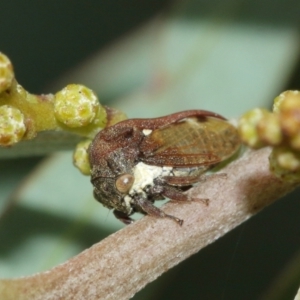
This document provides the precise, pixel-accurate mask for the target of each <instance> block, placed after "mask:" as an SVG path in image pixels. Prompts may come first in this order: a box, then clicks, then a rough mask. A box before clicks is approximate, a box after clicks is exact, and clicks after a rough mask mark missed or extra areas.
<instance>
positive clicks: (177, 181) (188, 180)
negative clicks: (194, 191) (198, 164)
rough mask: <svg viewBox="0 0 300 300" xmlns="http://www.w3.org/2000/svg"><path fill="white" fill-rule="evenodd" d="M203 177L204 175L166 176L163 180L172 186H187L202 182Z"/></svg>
mask: <svg viewBox="0 0 300 300" xmlns="http://www.w3.org/2000/svg"><path fill="white" fill-rule="evenodd" d="M202 176H203V174H201V175H196V176H164V177H163V180H164V181H165V182H166V183H167V184H170V185H175V186H185V185H191V184H194V183H197V182H199V181H201V177H202Z"/></svg>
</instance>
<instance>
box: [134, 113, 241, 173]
mask: <svg viewBox="0 0 300 300" xmlns="http://www.w3.org/2000/svg"><path fill="white" fill-rule="evenodd" d="M145 129H146V128H145ZM239 146H240V139H239V136H238V133H237V130H236V128H235V127H234V126H233V125H231V124H230V123H228V122H226V121H224V120H221V119H217V118H213V117H205V118H200V119H199V118H186V119H184V120H181V121H179V122H176V123H172V124H170V125H167V126H165V127H162V128H159V129H155V130H153V131H152V132H151V133H150V134H149V135H148V136H145V138H144V139H143V141H142V143H141V145H140V150H141V153H142V154H141V157H140V158H141V160H142V161H143V162H145V163H148V164H151V165H158V166H176V167H183V166H187V167H189V166H200V165H207V166H208V165H212V164H216V163H218V162H220V161H222V160H224V159H226V158H228V157H229V156H231V155H232V154H233V153H234V152H235V151H236V150H237V149H238V147H239Z"/></svg>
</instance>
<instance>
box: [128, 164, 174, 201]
mask: <svg viewBox="0 0 300 300" xmlns="http://www.w3.org/2000/svg"><path fill="white" fill-rule="evenodd" d="M172 169H173V167H158V166H149V165H146V164H144V163H143V162H139V163H138V164H137V165H136V166H135V167H134V168H133V176H134V183H133V185H132V187H131V189H130V191H129V195H134V194H144V195H145V196H146V193H145V188H146V187H147V186H153V185H154V182H153V181H154V179H156V178H158V177H163V176H172V173H171V172H172Z"/></svg>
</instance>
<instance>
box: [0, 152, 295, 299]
mask: <svg viewBox="0 0 300 300" xmlns="http://www.w3.org/2000/svg"><path fill="white" fill-rule="evenodd" d="M269 154H270V149H269V148H264V149H261V150H257V151H250V150H249V151H248V152H246V153H245V155H243V157H241V158H240V159H238V160H237V161H235V162H233V163H231V164H230V165H228V166H227V167H226V168H224V169H223V170H222V172H223V173H226V174H227V177H226V178H224V177H221V176H213V177H210V178H208V179H207V180H206V181H205V182H203V183H201V184H199V185H198V186H197V187H195V188H193V190H192V191H191V196H192V197H194V198H195V197H198V198H209V199H210V201H209V205H208V206H205V205H203V203H202V202H201V201H191V202H190V203H176V202H174V201H173V202H172V201H171V202H170V203H168V204H167V205H165V206H164V208H163V209H164V211H166V212H167V213H169V214H172V215H175V216H178V217H179V218H182V219H184V224H183V226H182V227H180V226H179V225H178V224H176V223H175V222H172V220H169V219H157V218H152V217H145V218H143V219H142V220H140V221H138V222H136V223H134V224H132V225H129V226H127V227H125V228H124V229H122V230H120V231H118V232H116V233H115V234H112V235H111V236H109V237H108V238H106V239H104V240H103V241H101V242H99V243H98V244H96V245H94V246H93V247H91V248H89V249H87V250H85V251H84V252H82V253H81V254H79V255H78V256H76V257H74V258H72V259H70V260H69V261H67V262H66V263H64V264H62V265H59V266H57V267H55V268H53V269H51V270H50V271H48V272H44V273H40V274H36V275H33V276H29V277H24V278H20V279H13V280H2V281H0V295H1V299H31V300H37V299H43V300H44V299H129V298H130V297H132V296H133V295H134V294H135V293H136V292H138V291H139V290H140V289H142V288H143V287H144V286H145V285H146V284H147V283H149V282H151V281H153V280H154V279H156V278H157V277H158V276H160V275H161V274H162V273H164V272H166V271H167V270H168V269H170V268H172V267H173V266H175V265H177V264H178V263H180V262H181V261H183V260H184V259H186V258H187V257H189V256H191V255H192V254H194V253H196V252H198V251H199V250H200V249H202V248H203V247H205V246H206V245H208V244H210V243H212V242H213V241H215V240H216V239H218V238H219V237H221V236H222V235H224V234H225V233H226V232H228V231H230V230H231V229H233V228H234V227H236V226H238V225H239V224H240V223H242V222H243V221H245V220H246V219H248V218H249V217H251V216H252V215H254V214H255V213H257V212H258V211H260V210H261V209H262V208H264V207H266V206H268V205H269V204H271V203H272V202H274V201H275V200H276V199H278V198H280V197H281V196H283V195H284V194H286V193H288V192H289V191H291V190H292V189H293V188H295V187H296V185H297V184H295V183H289V182H284V181H281V180H280V179H278V178H276V177H275V176H274V175H273V174H271V173H270V171H269V161H268V156H269Z"/></svg>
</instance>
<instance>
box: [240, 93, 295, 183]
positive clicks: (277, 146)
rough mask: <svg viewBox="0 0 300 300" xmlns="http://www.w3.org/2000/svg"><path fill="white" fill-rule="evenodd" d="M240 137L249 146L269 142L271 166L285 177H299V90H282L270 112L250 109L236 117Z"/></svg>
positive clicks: (253, 146) (259, 146)
mask: <svg viewBox="0 0 300 300" xmlns="http://www.w3.org/2000/svg"><path fill="white" fill-rule="evenodd" d="M239 132H240V137H241V139H242V141H243V142H244V143H245V144H246V145H248V146H249V147H251V148H254V149H258V148H261V147H265V146H272V147H273V150H272V154H271V156H270V167H271V170H272V171H273V172H274V173H275V174H276V175H277V176H279V177H281V178H283V179H286V180H293V181H295V180H297V181H298V180H300V92H299V91H286V92H284V93H282V94H280V95H279V96H278V97H277V98H275V100H274V106H273V112H269V111H267V110H265V109H258V108H257V109H253V110H251V111H249V112H247V113H246V114H245V115H244V116H242V118H241V119H240V121H239Z"/></svg>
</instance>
